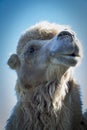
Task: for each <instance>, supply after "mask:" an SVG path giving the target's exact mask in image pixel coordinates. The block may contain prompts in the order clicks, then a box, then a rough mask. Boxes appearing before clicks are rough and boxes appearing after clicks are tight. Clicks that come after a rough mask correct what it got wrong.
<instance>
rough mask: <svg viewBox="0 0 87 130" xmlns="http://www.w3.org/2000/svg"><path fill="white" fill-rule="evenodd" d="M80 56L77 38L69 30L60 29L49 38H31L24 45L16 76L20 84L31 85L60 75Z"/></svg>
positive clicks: (73, 64) (75, 62)
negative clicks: (60, 30)
mask: <svg viewBox="0 0 87 130" xmlns="http://www.w3.org/2000/svg"><path fill="white" fill-rule="evenodd" d="M80 58H81V56H80V47H79V42H78V40H77V39H76V38H75V36H74V34H72V33H70V32H69V31H62V32H60V33H59V34H58V35H56V36H55V37H54V38H52V39H50V40H31V41H29V42H28V43H27V44H26V45H25V47H24V49H23V52H22V54H21V55H20V57H19V59H20V67H19V69H18V76H19V79H20V81H21V82H22V85H24V86H25V87H31V86H34V85H37V84H41V83H43V82H46V81H47V80H52V79H55V78H56V77H57V78H58V77H62V75H63V74H64V73H65V71H66V70H67V69H68V68H70V67H71V66H75V65H76V64H77V63H78V61H79V60H80Z"/></svg>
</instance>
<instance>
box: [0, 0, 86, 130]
mask: <svg viewBox="0 0 87 130" xmlns="http://www.w3.org/2000/svg"><path fill="white" fill-rule="evenodd" d="M0 17H1V18H0V46H1V47H0V84H1V86H0V130H1V129H2V128H3V126H4V123H5V120H6V119H7V117H8V116H9V114H10V112H11V110H12V108H13V106H14V104H15V103H16V96H15V91H14V87H15V82H16V73H15V72H14V71H13V70H11V69H10V68H9V67H8V66H7V64H6V62H7V59H8V57H9V54H10V53H15V51H16V46H17V42H18V39H19V37H20V34H21V32H23V31H24V30H25V29H26V28H28V27H29V26H31V25H33V24H35V23H37V22H40V21H43V20H47V21H49V22H55V23H59V24H66V25H70V26H71V27H72V29H73V30H74V31H75V32H76V33H77V36H78V37H79V39H80V41H81V42H82V46H83V50H84V51H83V52H84V58H83V60H82V64H81V65H80V66H79V67H78V68H76V72H75V77H76V80H77V81H78V83H79V84H80V85H81V93H82V94H81V95H82V99H83V102H84V109H85V108H87V86H86V85H87V76H86V75H87V43H86V42H87V40H86V38H87V0H42V1H41V0H0Z"/></svg>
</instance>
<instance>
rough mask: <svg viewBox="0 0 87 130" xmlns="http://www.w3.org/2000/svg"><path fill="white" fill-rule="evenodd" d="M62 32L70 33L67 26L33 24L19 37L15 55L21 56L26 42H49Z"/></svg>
mask: <svg viewBox="0 0 87 130" xmlns="http://www.w3.org/2000/svg"><path fill="white" fill-rule="evenodd" d="M63 30H69V31H70V32H72V30H71V29H70V27H69V26H64V25H58V24H55V23H49V22H46V21H44V22H40V23H38V24H35V25H34V26H32V27H30V28H28V29H27V30H25V32H24V33H23V34H22V35H21V37H20V39H19V42H18V46H17V54H18V55H20V54H21V51H22V49H23V47H24V46H25V45H26V43H27V42H28V41H30V40H49V39H51V38H53V37H54V36H55V35H57V34H58V33H59V32H61V31H63Z"/></svg>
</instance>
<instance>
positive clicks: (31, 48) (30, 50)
mask: <svg viewBox="0 0 87 130" xmlns="http://www.w3.org/2000/svg"><path fill="white" fill-rule="evenodd" d="M34 52H35V48H34V47H33V46H31V47H30V48H29V53H30V54H32V53H34Z"/></svg>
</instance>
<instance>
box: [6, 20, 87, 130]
mask: <svg viewBox="0 0 87 130" xmlns="http://www.w3.org/2000/svg"><path fill="white" fill-rule="evenodd" d="M63 30H68V31H69V32H72V30H71V29H70V28H69V27H67V26H61V25H56V24H50V23H47V22H42V23H39V24H37V25H35V26H33V27H31V28H30V29H28V30H26V31H25V32H24V34H23V35H22V36H21V38H20V39H19V42H18V46H17V54H13V55H12V56H11V57H10V58H9V60H8V64H9V66H10V67H11V68H12V69H15V70H16V72H17V75H18V79H17V83H16V94H17V99H18V101H17V104H16V106H15V107H14V110H13V113H12V115H11V117H10V118H9V120H8V121H7V125H6V130H86V129H87V125H86V123H87V122H86V119H85V116H84V117H83V115H82V107H81V104H82V103H81V99H80V92H79V85H77V83H76V82H75V80H74V78H73V75H72V71H73V68H72V67H70V66H69V67H66V65H62V64H61V65H55V64H53V65H52V64H49V66H48V65H47V66H46V68H47V69H46V70H44V71H42V73H40V72H41V71H40V70H42V68H44V66H45V65H44V66H43V64H42V62H39V60H37V59H38V57H39V54H37V53H36V55H35V59H34V60H35V63H34V64H33V62H34V60H33V58H31V56H29V55H27V54H28V53H29V52H28V51H27V48H29V44H32V41H33V40H34V41H33V42H34V44H36V42H39V41H40V44H42V41H43V40H46V41H44V42H45V43H46V42H48V40H50V39H53V38H54V37H55V36H56V35H57V34H59V33H60V32H61V31H63ZM76 44H78V45H80V44H79V42H78V41H77V43H76ZM63 49H64V48H63ZM65 49H66V48H65ZM80 49H81V48H80V47H79V53H80V54H81V50H80ZM31 51H32V50H31ZM42 51H43V49H42V50H41V52H38V53H41V54H43V53H42ZM26 53H27V54H26ZM46 54H48V53H47V52H46ZM43 55H44V54H43ZM46 56H47V55H46ZM26 57H27V58H26ZM43 59H44V58H43V57H41V59H40V61H41V60H43ZM32 60H33V61H32ZM38 62H39V63H38ZM35 64H36V66H35ZM39 64H41V65H39ZM46 64H47V63H46ZM30 65H31V66H30ZM29 67H30V68H31V71H30V68H29ZM41 67H42V68H41ZM28 68H29V69H28ZM36 68H37V69H36ZM33 70H34V72H36V73H34V74H32V72H33ZM39 71H40V72H39ZM85 115H86V114H85Z"/></svg>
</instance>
